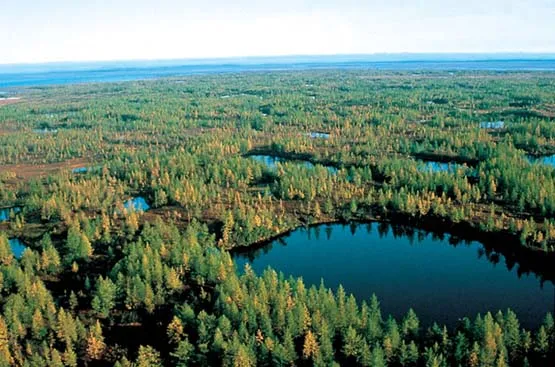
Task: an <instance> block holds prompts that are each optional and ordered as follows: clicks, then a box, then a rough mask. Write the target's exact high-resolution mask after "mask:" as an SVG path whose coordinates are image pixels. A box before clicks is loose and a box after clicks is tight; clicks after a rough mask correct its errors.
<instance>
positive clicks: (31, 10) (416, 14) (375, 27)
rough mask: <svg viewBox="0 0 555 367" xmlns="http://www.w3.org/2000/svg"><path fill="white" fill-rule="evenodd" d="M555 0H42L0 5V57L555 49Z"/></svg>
mask: <svg viewBox="0 0 555 367" xmlns="http://www.w3.org/2000/svg"><path fill="white" fill-rule="evenodd" d="M554 16H555V2H553V1H549V0H531V1H527V2H526V3H523V2H519V1H515V0H507V1H501V0H469V1H465V2H464V3H460V2H459V1H455V0H444V1H440V0H428V1H426V2H422V3H419V4H411V3H408V2H407V1H404V0H392V1H389V2H388V3H387V4H384V3H383V2H380V1H375V0H369V1H359V0H343V1H337V0H319V1H315V0H304V1H303V0H301V1H299V0H283V1H282V2H280V3H279V4H276V3H274V2H264V1H253V0H238V1H236V2H234V3H233V4H230V3H228V2H224V1H222V0H209V1H206V2H203V3H198V2H193V1H189V0H184V1H177V0H160V1H158V2H156V3H155V4H153V3H152V2H150V1H147V0H135V1H131V0H119V1H118V0H112V1H105V0H99V1H96V2H94V3H76V2H75V1H70V0H51V1H48V2H47V3H46V4H44V3H36V2H34V1H31V0H21V1H18V2H9V3H7V4H5V5H3V9H2V12H1V13H0V33H1V34H2V35H3V36H4V37H3V40H2V43H1V44H0V64H22V63H23V64H27V63H56V62H96V61H101V62H108V61H120V60H122V61H130V60H183V59H214V58H238V57H239V58H241V57H256V56H258V57H279V56H289V55H372V54H403V53H408V54H415V53H417V54H422V53H440V52H441V53H448V54H450V53H464V54H483V53H527V54H528V53H533V54H536V53H541V54H543V53H555V26H554V25H553V22H552V19H553V18H554Z"/></svg>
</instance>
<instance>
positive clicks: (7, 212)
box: [0, 207, 21, 223]
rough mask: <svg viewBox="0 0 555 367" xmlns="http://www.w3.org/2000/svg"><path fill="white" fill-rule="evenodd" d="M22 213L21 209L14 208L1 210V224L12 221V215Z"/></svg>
mask: <svg viewBox="0 0 555 367" xmlns="http://www.w3.org/2000/svg"><path fill="white" fill-rule="evenodd" d="M20 211H21V208H19V207H13V208H4V209H0V223H1V222H7V221H8V220H10V213H12V212H13V213H14V214H16V213H19V212H20Z"/></svg>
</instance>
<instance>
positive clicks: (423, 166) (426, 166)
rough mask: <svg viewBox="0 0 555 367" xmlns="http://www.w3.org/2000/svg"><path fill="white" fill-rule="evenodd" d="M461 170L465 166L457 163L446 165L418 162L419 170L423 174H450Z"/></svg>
mask: <svg viewBox="0 0 555 367" xmlns="http://www.w3.org/2000/svg"><path fill="white" fill-rule="evenodd" d="M459 168H464V166H462V165H460V164H457V163H445V162H435V161H420V162H418V169H419V170H420V171H422V172H450V173H454V172H456V171H457V170H458V169H459Z"/></svg>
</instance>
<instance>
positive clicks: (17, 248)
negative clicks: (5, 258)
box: [8, 238, 27, 259]
mask: <svg viewBox="0 0 555 367" xmlns="http://www.w3.org/2000/svg"><path fill="white" fill-rule="evenodd" d="M8 242H9V243H10V248H11V249H12V252H13V256H15V258H16V259H19V258H21V255H23V251H25V249H26V248H27V246H25V244H24V243H23V242H21V240H20V239H19V238H10V239H9V240H8Z"/></svg>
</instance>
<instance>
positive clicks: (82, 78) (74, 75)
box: [0, 55, 555, 88]
mask: <svg viewBox="0 0 555 367" xmlns="http://www.w3.org/2000/svg"><path fill="white" fill-rule="evenodd" d="M428 57H431V56H428ZM467 57H468V59H467V60H464V59H461V58H449V57H445V59H444V60H437V59H436V60H430V59H425V57H424V56H421V57H415V60H410V59H406V56H405V57H398V59H399V60H394V57H390V58H388V57H372V56H368V57H364V56H359V57H341V56H336V57H317V56H315V57H299V58H295V57H288V58H279V57H278V58H243V59H225V60H200V61H199V60H196V61H194V60H193V61H192V60H182V61H176V60H173V61H165V62H164V61H158V62H154V61H150V62H144V61H129V62H95V63H61V64H42V65H0V88H12V87H22V86H44V85H59V84H78V83H92V82H120V81H129V80H142V79H153V78H160V77H172V76H180V75H194V74H215V73H240V72H247V71H251V72H252V71H278V70H309V69H369V70H414V71H418V70H436V71H441V70H444V71H446V70H449V71H456V70H496V71H517V70H536V71H540V70H543V71H545V70H555V59H553V58H552V57H551V58H550V59H542V58H531V59H529V60H525V59H507V60H495V59H491V56H490V57H489V58H490V59H485V60H480V59H476V58H477V56H475V57H472V55H470V56H467ZM195 62H196V64H195Z"/></svg>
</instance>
